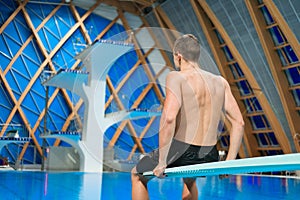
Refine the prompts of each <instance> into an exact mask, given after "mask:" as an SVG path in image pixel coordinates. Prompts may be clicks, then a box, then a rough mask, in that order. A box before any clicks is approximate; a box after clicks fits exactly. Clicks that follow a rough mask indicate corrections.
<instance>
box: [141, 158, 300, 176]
mask: <svg viewBox="0 0 300 200" xmlns="http://www.w3.org/2000/svg"><path fill="white" fill-rule="evenodd" d="M293 170H300V153H292V154H285V155H276V156H262V157H255V158H243V159H238V160H229V161H219V162H211V163H203V164H195V165H188V166H181V167H173V168H167V169H166V170H165V174H166V176H167V177H182V178H185V177H199V176H212V175H222V174H228V175H229V174H245V173H254V172H274V171H293ZM143 175H144V176H153V172H152V171H149V172H144V173H143Z"/></svg>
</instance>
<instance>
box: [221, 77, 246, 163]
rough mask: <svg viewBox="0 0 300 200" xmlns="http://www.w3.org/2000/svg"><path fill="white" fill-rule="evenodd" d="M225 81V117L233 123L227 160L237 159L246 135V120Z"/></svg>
mask: <svg viewBox="0 0 300 200" xmlns="http://www.w3.org/2000/svg"><path fill="white" fill-rule="evenodd" d="M223 80H224V85H225V102H224V107H225V115H226V117H227V119H228V120H229V122H230V123H231V129H230V145H229V150H228V154H227V157H226V160H233V159H235V158H236V156H237V154H238V152H239V149H240V146H241V143H242V139H243V135H244V120H243V116H242V113H241V111H240V108H239V106H238V104H237V102H236V100H235V98H234V96H233V95H232V92H231V89H230V86H229V84H228V82H227V81H226V80H225V79H223Z"/></svg>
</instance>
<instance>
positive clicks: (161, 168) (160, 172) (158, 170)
mask: <svg viewBox="0 0 300 200" xmlns="http://www.w3.org/2000/svg"><path fill="white" fill-rule="evenodd" d="M166 167H167V165H166V164H160V163H159V164H158V165H157V166H156V167H155V168H154V169H153V174H154V175H155V176H156V177H158V178H164V177H165V174H164V172H165V169H166Z"/></svg>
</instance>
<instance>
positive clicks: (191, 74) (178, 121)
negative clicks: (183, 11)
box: [131, 34, 244, 200]
mask: <svg viewBox="0 0 300 200" xmlns="http://www.w3.org/2000/svg"><path fill="white" fill-rule="evenodd" d="M199 55H200V45H199V42H198V40H197V38H196V37H195V36H193V35H191V34H187V35H183V36H181V37H180V38H178V39H177V40H176V41H175V43H174V49H173V57H174V63H175V66H176V67H178V68H179V70H180V71H174V72H170V73H169V74H168V76H167V79H166V98H165V102H164V108H163V112H162V116H161V121H160V131H159V151H157V152H154V153H152V155H151V156H145V157H144V158H143V159H141V160H140V162H139V163H138V164H137V166H136V167H134V168H133V169H132V176H131V182H132V199H133V200H134V199H136V200H141V199H142V200H144V199H148V191H147V182H148V181H149V179H147V177H144V176H143V175H142V173H143V172H145V171H153V173H154V175H155V176H157V177H164V170H165V169H166V168H167V167H168V168H169V167H177V166H183V165H191V164H199V163H205V162H214V161H218V158H219V155H218V151H217V149H216V143H217V137H218V132H219V130H218V127H219V126H218V125H219V122H220V120H222V116H224V115H225V117H227V119H228V120H229V122H230V123H231V129H230V147H229V151H228V154H227V157H226V160H232V159H235V158H236V156H237V154H238V151H239V148H240V145H241V141H242V137H243V133H244V121H243V117H242V114H241V112H240V110H239V107H238V105H237V102H236V100H235V99H234V97H233V95H232V93H231V90H230V86H229V84H228V82H227V81H226V80H225V79H224V78H222V77H221V76H216V75H213V74H211V73H209V72H206V71H203V70H202V69H200V68H199V66H198V59H199ZM183 181H184V189H183V193H182V198H183V199H198V190H197V186H196V181H195V179H193V178H185V179H183Z"/></svg>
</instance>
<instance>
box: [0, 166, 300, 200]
mask: <svg viewBox="0 0 300 200" xmlns="http://www.w3.org/2000/svg"><path fill="white" fill-rule="evenodd" d="M101 178H102V184H101V181H99V180H101ZM197 185H198V189H199V199H210V200H213V199H218V200H220V199H222V200H223V199H230V200H232V199H255V198H259V199H264V200H267V199H272V200H274V199H291V200H295V199H299V195H300V179H296V178H279V177H266V176H240V175H237V176H230V177H229V178H224V179H220V178H219V177H218V176H208V177H205V178H198V179H197ZM100 188H101V189H102V190H101V191H102V194H101V199H103V200H114V199H116V200H117V199H118V200H119V199H122V200H127V199H128V200H130V199H131V184H130V174H129V173H112V172H111V173H103V174H97V173H80V172H65V173H63V172H38V171H36V172H34V171H0V199H8V200H19V199H20V200H28V199H30V200H31V199H33V200H36V199H39V200H46V199H47V200H48V199H49V200H50V199H51V200H56V199H57V200H61V199H64V200H76V199H88V200H93V199H97V200H99V199H100V192H99V191H100ZM181 190H182V181H181V179H180V178H166V179H156V178H155V179H153V180H151V181H150V182H149V192H150V199H154V200H156V199H157V200H160V199H170V200H176V199H181V198H180V197H181Z"/></svg>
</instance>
